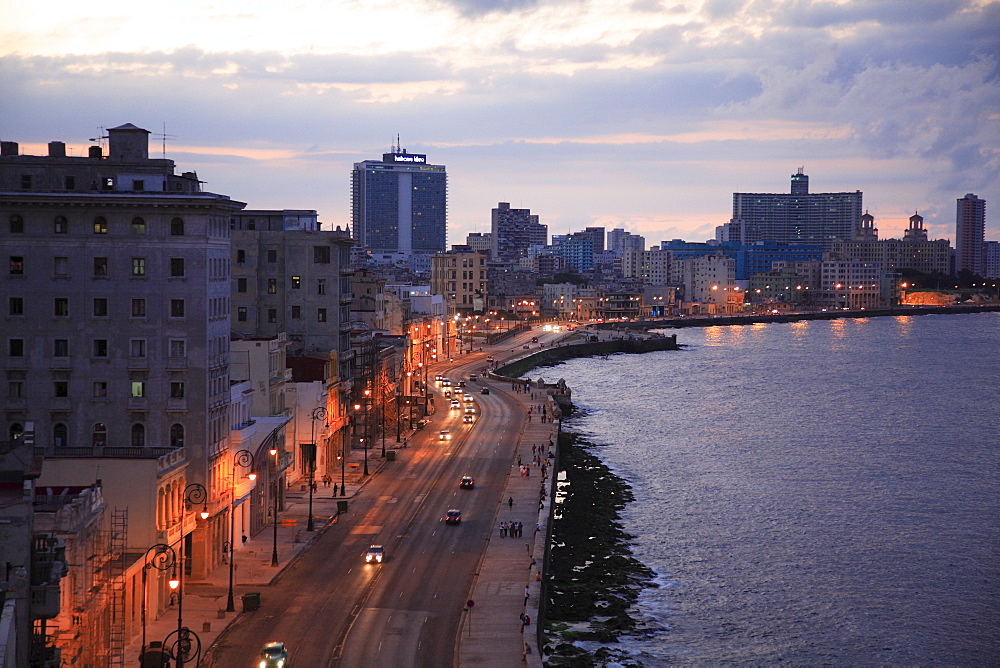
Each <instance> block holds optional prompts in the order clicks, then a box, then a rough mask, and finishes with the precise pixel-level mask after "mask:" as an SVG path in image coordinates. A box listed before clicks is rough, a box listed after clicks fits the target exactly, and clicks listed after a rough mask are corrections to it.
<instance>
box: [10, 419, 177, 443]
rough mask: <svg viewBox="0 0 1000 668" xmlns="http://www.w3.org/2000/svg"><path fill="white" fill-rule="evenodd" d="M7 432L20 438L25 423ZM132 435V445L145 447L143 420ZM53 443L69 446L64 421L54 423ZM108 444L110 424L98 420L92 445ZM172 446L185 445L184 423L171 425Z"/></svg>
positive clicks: (13, 425) (12, 436)
mask: <svg viewBox="0 0 1000 668" xmlns="http://www.w3.org/2000/svg"><path fill="white" fill-rule="evenodd" d="M7 433H8V435H9V436H10V440H12V441H16V440H19V439H20V438H21V437H23V436H24V425H22V424H21V423H20V422H15V423H14V424H12V425H11V426H10V428H9V429H8V430H7ZM131 435H132V439H131V444H132V447H135V448H142V447H145V445H146V425H144V424H142V423H141V422H137V423H135V424H133V425H132V429H131ZM52 444H53V445H54V446H55V447H57V448H65V447H68V446H69V429H68V428H67V427H66V425H65V424H63V423H62V422H57V423H55V424H54V425H52ZM107 444H108V426H107V425H106V424H104V423H103V422H98V423H97V424H95V425H94V426H93V427H92V428H91V430H90V445H92V446H94V447H95V448H103V447H104V446H106V445H107ZM170 447H172V448H181V447H184V425H182V424H177V423H175V424H172V425H170Z"/></svg>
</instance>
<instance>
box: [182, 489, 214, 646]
mask: <svg viewBox="0 0 1000 668" xmlns="http://www.w3.org/2000/svg"><path fill="white" fill-rule="evenodd" d="M184 504H185V506H193V505H198V504H201V512H200V513H198V516H199V517H201V519H202V520H207V519H208V515H209V513H208V490H207V489H205V486H204V485H202V484H201V483H197V482H193V483H191V484H190V485H188V486H187V487H185V488H184ZM181 533H182V534H183V531H182V532H181ZM180 553H181V556H180V566H181V567H180V570H179V571H178V573H177V575H178V578H177V634H178V638H179V639H181V640H183V639H184V638H185V637H186V636H185V634H184V633H183V631H182V629H183V628H184V567H185V562H184V559H185V557H186V558H187V559H190V558H191V555H185V554H184V538H183V536H182V538H181V544H180ZM184 657H185V653H184V652H180V653H179V654H178V657H177V665H178V666H183V665H184Z"/></svg>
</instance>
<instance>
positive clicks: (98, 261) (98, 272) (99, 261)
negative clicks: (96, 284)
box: [94, 257, 108, 276]
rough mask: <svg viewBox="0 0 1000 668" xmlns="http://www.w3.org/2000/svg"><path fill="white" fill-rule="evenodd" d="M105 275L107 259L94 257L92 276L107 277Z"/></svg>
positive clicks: (106, 272) (106, 273)
mask: <svg viewBox="0 0 1000 668" xmlns="http://www.w3.org/2000/svg"><path fill="white" fill-rule="evenodd" d="M107 275H108V258H106V257H95V258H94V276H107Z"/></svg>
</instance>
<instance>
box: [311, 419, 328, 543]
mask: <svg viewBox="0 0 1000 668" xmlns="http://www.w3.org/2000/svg"><path fill="white" fill-rule="evenodd" d="M325 419H326V409H325V408H323V407H322V406H317V407H316V408H314V409H313V412H312V452H311V453H310V457H309V520H308V521H307V522H306V531H315V530H316V525H315V523H314V522H313V486H314V485H315V484H316V420H325Z"/></svg>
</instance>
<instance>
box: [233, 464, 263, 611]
mask: <svg viewBox="0 0 1000 668" xmlns="http://www.w3.org/2000/svg"><path fill="white" fill-rule="evenodd" d="M237 466H239V467H241V468H245V469H248V470H249V471H250V473H249V474H248V475H247V477H248V478H250V480H255V479H256V478H257V474H256V473H254V472H253V453H252V452H250V451H249V450H239V451H237V452H236V454H235V455H234V456H233V475H232V478H231V482H230V488H231V490H232V500H231V508H230V510H229V598H227V599H226V612H236V602H235V601H234V600H233V574H234V572H235V569H236V467H237Z"/></svg>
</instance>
